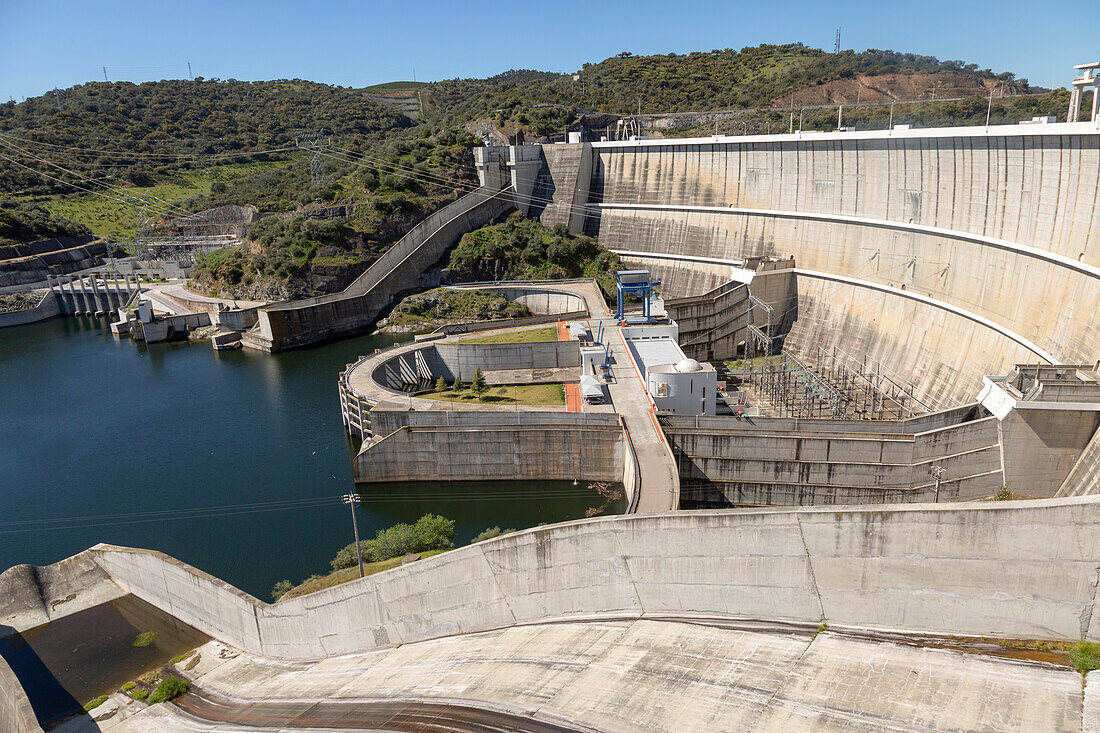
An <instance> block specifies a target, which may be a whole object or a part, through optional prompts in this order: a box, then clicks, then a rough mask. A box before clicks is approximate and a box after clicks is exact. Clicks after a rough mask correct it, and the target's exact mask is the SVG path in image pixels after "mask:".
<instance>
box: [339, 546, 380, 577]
mask: <svg viewBox="0 0 1100 733" xmlns="http://www.w3.org/2000/svg"><path fill="white" fill-rule="evenodd" d="M372 542H373V540H364V541H362V542H360V543H359V552H360V553H362V555H363V562H377V561H379V560H382V559H383V558H381V557H379V556H378V548H377V547H375V546H374V545H373V544H371V543H372ZM329 564H330V565H332V569H333V570H343V569H344V568H353V567H355V566H356V565H357V562H356V559H355V543H354V542H352V543H351V544H350V545H348V546H347V547H344V548H343V549H341V550H340V551H339V552H337V553H336V557H334V558H332V560H331V561H330V563H329Z"/></svg>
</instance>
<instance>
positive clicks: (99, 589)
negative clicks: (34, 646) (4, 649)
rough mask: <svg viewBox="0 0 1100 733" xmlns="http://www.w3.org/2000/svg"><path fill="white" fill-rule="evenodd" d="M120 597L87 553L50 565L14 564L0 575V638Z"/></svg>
mask: <svg viewBox="0 0 1100 733" xmlns="http://www.w3.org/2000/svg"><path fill="white" fill-rule="evenodd" d="M123 595H125V591H124V590H123V589H122V588H120V587H119V586H117V585H116V584H115V583H114V582H112V581H111V578H110V576H108V575H107V573H105V572H104V571H103V569H102V568H101V567H100V566H99V565H97V564H96V563H95V561H94V560H93V559H92V557H91V555H90V553H89V552H88V551H87V550H86V551H84V552H82V553H80V554H78V555H73V556H72V557H69V558H66V559H64V560H61V561H60V562H56V563H54V564H53V565H46V566H43V567H37V566H34V565H15V566H14V567H11V568H8V569H7V570H5V571H4V572H3V573H0V636H4V635H5V633H11V632H12V631H25V630H26V629H29V628H33V627H35V626H40V625H41V624H44V623H47V622H49V621H51V620H53V619H55V618H58V617H60V616H67V615H69V614H71V613H76V612H77V611H83V610H84V609H86V608H91V607H92V606H95V605H98V604H100V603H105V602H107V601H110V600H113V599H115V598H119V597H120V596H123ZM4 627H6V628H7V629H8V631H7V632H5V631H3V630H2V629H3V628H4Z"/></svg>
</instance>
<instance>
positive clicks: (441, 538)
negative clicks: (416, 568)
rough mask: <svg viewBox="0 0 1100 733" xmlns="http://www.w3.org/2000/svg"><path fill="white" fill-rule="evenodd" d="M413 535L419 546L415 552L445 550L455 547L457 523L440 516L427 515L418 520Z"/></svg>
mask: <svg viewBox="0 0 1100 733" xmlns="http://www.w3.org/2000/svg"><path fill="white" fill-rule="evenodd" d="M413 534H414V535H415V536H416V545H417V546H416V549H415V550H413V552H425V551H427V550H445V549H447V548H448V547H454V539H455V522H454V520H453V519H447V518H445V517H441V516H439V515H438V514H425V515H424V516H422V517H421V518H420V519H418V520H416V524H415V525H413Z"/></svg>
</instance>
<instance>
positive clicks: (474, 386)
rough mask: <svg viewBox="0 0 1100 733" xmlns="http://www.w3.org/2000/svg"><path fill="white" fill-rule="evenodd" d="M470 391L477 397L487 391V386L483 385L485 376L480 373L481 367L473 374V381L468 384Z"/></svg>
mask: <svg viewBox="0 0 1100 733" xmlns="http://www.w3.org/2000/svg"><path fill="white" fill-rule="evenodd" d="M470 389H471V390H472V391H473V393H474V394H476V395H477V396H478V397H480V396H481V395H483V394H485V390H487V389H489V385H487V384H486V383H485V375H484V374H482V373H481V367H478V368H477V371H475V372H474V381H473V382H471V383H470Z"/></svg>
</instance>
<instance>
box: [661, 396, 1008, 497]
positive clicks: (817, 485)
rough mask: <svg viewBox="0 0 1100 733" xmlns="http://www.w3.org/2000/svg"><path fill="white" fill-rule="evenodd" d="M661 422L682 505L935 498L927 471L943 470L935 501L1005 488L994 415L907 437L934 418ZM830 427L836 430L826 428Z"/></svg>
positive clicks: (666, 418) (673, 419) (665, 419)
mask: <svg viewBox="0 0 1100 733" xmlns="http://www.w3.org/2000/svg"><path fill="white" fill-rule="evenodd" d="M941 415H942V413H941ZM661 422H662V425H663V427H664V430H665V434H666V435H667V436H668V439H669V441H670V443H671V444H672V445H673V447H674V448H675V452H676V454H677V457H678V459H677V463H678V466H679V473H680V479H681V502H682V505H683V506H685V507H686V508H692V507H700V506H704V507H706V506H711V507H713V506H729V505H744V504H750V505H759V504H772V505H775V504H795V505H814V504H842V503H864V504H875V503H893V502H916V501H933V500H934V499H935V498H936V494H935V491H934V481H933V478H932V475H931V468H932V466H933V465H935V466H939V467H941V468H943V470H944V475H943V480H942V482H941V484H940V488H939V496H938V500H939V501H959V500H967V499H975V498H979V497H982V496H989V495H991V494H992V493H993V492H995V491H996V490H997V489H998V488H999V487H1000V486H1001V485H1003V484H1004V478H1003V474H1002V472H1001V462H1002V456H1001V447H1000V442H999V432H998V425H999V424H998V422H997V419H996V418H993V417H987V418H982V419H978V420H971V421H967V422H962V423H959V424H954V425H948V426H937V427H935V428H934V429H931V430H926V431H924V432H920V433H914V434H902V433H898V432H896V431H897V430H898V429H899V425H906V423H908V425H907V426H906V427H908V428H909V429H912V428H913V427H915V426H919V425H921V423H924V424H926V425H928V424H932V425H935V424H936V423H937V422H938V421H937V420H936V419H935V418H932V419H927V420H920V419H917V420H911V421H905V422H902V423H894V424H892V423H889V422H877V421H863V422H862V423H861V422H855V421H827V420H820V421H806V420H799V421H795V420H790V419H773V418H766V417H757V418H752V419H751V420H747V421H746V420H738V419H734V418H709V419H705V420H702V421H700V420H694V419H692V418H680V417H676V416H662V418H661ZM830 422H835V423H837V424H835V425H834V426H833V428H832V430H829V429H828V423H830ZM798 424H801V425H802V426H804V427H805V429H799V427H798ZM697 425H702V426H704V427H696V426H697ZM880 428H881V432H880Z"/></svg>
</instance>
